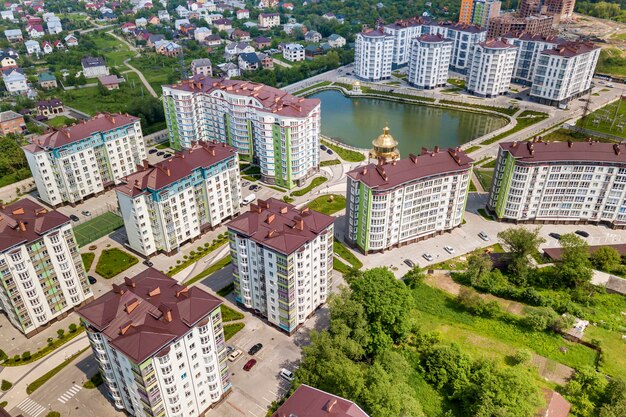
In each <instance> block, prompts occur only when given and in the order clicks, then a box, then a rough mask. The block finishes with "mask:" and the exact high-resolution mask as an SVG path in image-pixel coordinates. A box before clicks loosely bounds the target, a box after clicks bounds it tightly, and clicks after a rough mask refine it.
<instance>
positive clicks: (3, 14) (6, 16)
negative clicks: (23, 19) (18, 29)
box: [0, 10, 15, 21]
mask: <svg viewBox="0 0 626 417" xmlns="http://www.w3.org/2000/svg"><path fill="white" fill-rule="evenodd" d="M0 18H2V20H11V21H13V20H15V17H14V16H13V10H2V11H0Z"/></svg>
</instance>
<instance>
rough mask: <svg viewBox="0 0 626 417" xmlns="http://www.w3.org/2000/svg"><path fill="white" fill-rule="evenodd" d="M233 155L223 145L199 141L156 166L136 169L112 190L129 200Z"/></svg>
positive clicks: (228, 147) (231, 151)
mask: <svg viewBox="0 0 626 417" xmlns="http://www.w3.org/2000/svg"><path fill="white" fill-rule="evenodd" d="M233 155H236V152H235V148H233V147H231V146H228V145H226V144H224V143H219V144H218V143H217V142H212V143H210V142H203V141H200V142H198V143H197V144H194V145H193V146H192V147H191V148H190V149H185V150H183V151H181V152H176V154H175V155H174V156H173V157H171V158H168V159H166V160H164V161H162V162H159V163H157V164H156V165H145V166H141V167H138V168H139V171H137V172H134V173H132V174H130V175H129V176H127V177H124V178H122V179H121V181H122V182H124V184H122V185H119V186H118V187H116V190H117V191H119V192H121V193H123V194H126V195H128V196H131V197H132V196H135V195H138V194H141V193H143V192H145V191H146V190H147V189H150V190H159V189H161V188H164V187H166V186H168V185H170V184H172V183H174V182H176V181H178V180H180V179H182V178H185V177H187V176H189V175H191V173H192V172H193V171H194V170H196V169H198V168H200V167H205V168H208V167H210V166H211V165H215V164H217V163H218V162H220V161H223V160H225V159H227V158H229V157H232V156H233Z"/></svg>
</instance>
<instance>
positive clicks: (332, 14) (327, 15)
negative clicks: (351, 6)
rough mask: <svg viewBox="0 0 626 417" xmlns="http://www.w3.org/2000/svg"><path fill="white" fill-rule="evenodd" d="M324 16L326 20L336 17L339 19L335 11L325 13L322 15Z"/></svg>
mask: <svg viewBox="0 0 626 417" xmlns="http://www.w3.org/2000/svg"><path fill="white" fill-rule="evenodd" d="M322 18H324V19H326V20H335V19H337V17H336V16H335V13H331V12H328V13H324V14H323V15H322Z"/></svg>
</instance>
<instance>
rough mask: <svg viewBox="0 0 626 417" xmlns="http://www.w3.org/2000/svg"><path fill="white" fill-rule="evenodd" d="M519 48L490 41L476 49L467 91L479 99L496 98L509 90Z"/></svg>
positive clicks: (501, 42)
mask: <svg viewBox="0 0 626 417" xmlns="http://www.w3.org/2000/svg"><path fill="white" fill-rule="evenodd" d="M516 57H517V47H515V46H513V45H511V44H509V43H507V42H506V41H502V40H495V39H490V40H488V41H486V42H481V43H479V44H478V45H476V47H475V48H474V54H473V55H472V68H471V70H470V73H469V77H468V78H467V91H468V92H469V93H470V94H474V95H476V96H478V97H495V96H498V95H500V94H504V93H506V92H507V91H508V90H509V85H510V84H511V77H512V76H513V69H514V68H515V58H516Z"/></svg>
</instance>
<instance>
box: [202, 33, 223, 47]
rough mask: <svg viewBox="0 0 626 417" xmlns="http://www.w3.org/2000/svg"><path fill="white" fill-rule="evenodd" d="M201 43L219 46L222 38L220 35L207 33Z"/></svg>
mask: <svg viewBox="0 0 626 417" xmlns="http://www.w3.org/2000/svg"><path fill="white" fill-rule="evenodd" d="M203 43H204V44H205V45H206V46H219V45H221V44H222V38H220V35H209V36H207V37H206V38H204V42H203Z"/></svg>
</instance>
